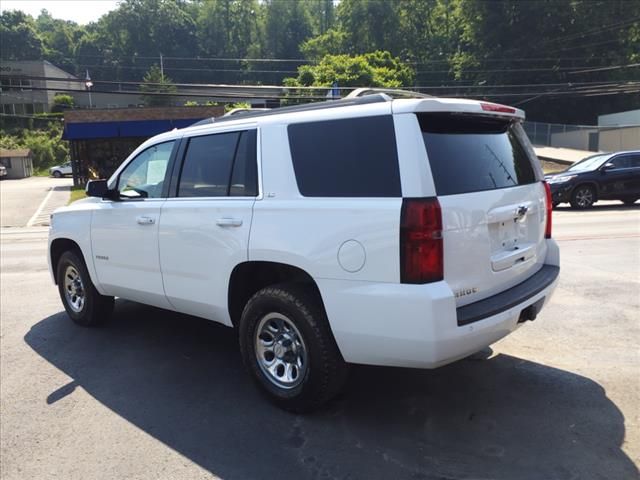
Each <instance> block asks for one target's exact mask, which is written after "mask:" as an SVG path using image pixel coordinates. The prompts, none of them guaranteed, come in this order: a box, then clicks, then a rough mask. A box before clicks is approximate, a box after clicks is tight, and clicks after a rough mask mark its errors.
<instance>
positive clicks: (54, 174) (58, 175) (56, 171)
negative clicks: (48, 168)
mask: <svg viewBox="0 0 640 480" xmlns="http://www.w3.org/2000/svg"><path fill="white" fill-rule="evenodd" d="M53 176H54V177H55V178H62V172H60V170H54V171H53Z"/></svg>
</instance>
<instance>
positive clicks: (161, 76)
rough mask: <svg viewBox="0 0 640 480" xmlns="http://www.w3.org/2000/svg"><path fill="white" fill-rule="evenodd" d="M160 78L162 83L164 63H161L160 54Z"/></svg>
mask: <svg viewBox="0 0 640 480" xmlns="http://www.w3.org/2000/svg"><path fill="white" fill-rule="evenodd" d="M160 78H161V79H162V83H164V63H163V62H162V54H160Z"/></svg>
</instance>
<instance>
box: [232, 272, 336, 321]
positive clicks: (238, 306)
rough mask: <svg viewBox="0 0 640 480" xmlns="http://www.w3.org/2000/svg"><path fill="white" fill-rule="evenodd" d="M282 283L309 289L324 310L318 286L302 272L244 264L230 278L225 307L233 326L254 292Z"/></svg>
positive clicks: (310, 277) (309, 276) (307, 274)
mask: <svg viewBox="0 0 640 480" xmlns="http://www.w3.org/2000/svg"><path fill="white" fill-rule="evenodd" d="M283 282H292V283H301V284H306V285H308V286H309V287H310V288H311V289H313V291H314V293H316V294H317V295H318V298H319V299H320V301H321V303H322V307H323V308H324V302H322V295H321V293H320V289H319V287H318V284H317V283H316V281H315V280H314V279H313V277H312V276H311V275H309V273H308V272H306V271H305V270H303V269H302V268H300V267H296V266H294V265H289V264H286V263H278V262H270V261H258V260H256V261H247V262H243V263H240V264H238V265H236V266H235V267H234V269H233V271H232V272H231V276H230V278H229V287H228V288H229V289H228V297H227V300H228V302H227V305H228V309H229V317H230V318H231V323H232V325H233V326H234V327H237V326H238V324H239V322H240V317H241V315H242V310H243V309H244V306H245V305H246V304H247V302H248V301H249V299H250V298H251V297H252V296H253V295H254V294H255V293H256V292H257V291H259V290H261V289H263V288H265V287H267V286H269V285H275V284H278V283H283Z"/></svg>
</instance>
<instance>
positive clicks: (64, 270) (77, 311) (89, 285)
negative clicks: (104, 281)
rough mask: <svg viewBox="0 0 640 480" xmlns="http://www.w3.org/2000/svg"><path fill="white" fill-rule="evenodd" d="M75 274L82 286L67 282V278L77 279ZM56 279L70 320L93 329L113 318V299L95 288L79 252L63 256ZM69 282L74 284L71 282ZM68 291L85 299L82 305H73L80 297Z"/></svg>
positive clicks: (69, 252) (70, 252)
mask: <svg viewBox="0 0 640 480" xmlns="http://www.w3.org/2000/svg"><path fill="white" fill-rule="evenodd" d="M73 272H76V273H77V275H78V277H79V279H80V285H77V284H75V285H74V286H70V285H68V283H67V282H66V281H65V280H66V278H65V277H67V278H68V279H71V278H73V277H75V274H74V273H73ZM56 279H57V280H58V292H59V293H60V299H61V300H62V304H63V305H64V309H65V310H66V311H67V314H68V315H69V318H71V320H73V321H74V322H75V323H77V324H78V325H82V326H83V327H93V326H97V325H101V324H103V323H104V322H105V321H106V320H108V319H109V318H110V317H111V313H112V312H113V303H114V300H113V297H107V296H104V295H100V294H99V293H98V291H97V290H96V288H95V287H94V286H93V282H91V277H89V272H88V271H87V267H86V265H85V263H84V260H83V259H82V256H81V255H80V254H79V253H78V252H76V251H66V252H64V253H63V254H62V255H61V257H60V260H59V261H58V265H57V267H56ZM69 281H70V282H71V283H73V282H72V281H71V280H69ZM67 291H69V292H71V291H73V292H74V293H79V294H80V296H82V298H83V301H82V305H80V303H76V304H74V303H73V299H74V298H75V299H76V301H77V299H78V298H79V295H72V294H71V293H69V295H67Z"/></svg>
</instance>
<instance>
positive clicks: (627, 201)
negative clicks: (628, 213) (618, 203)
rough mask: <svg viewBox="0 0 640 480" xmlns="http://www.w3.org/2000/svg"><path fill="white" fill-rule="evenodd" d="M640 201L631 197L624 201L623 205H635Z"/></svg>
mask: <svg viewBox="0 0 640 480" xmlns="http://www.w3.org/2000/svg"><path fill="white" fill-rule="evenodd" d="M637 200H638V199H637V198H635V197H629V198H625V199H623V200H622V203H624V204H625V205H633V204H634V203H636V201H637Z"/></svg>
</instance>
